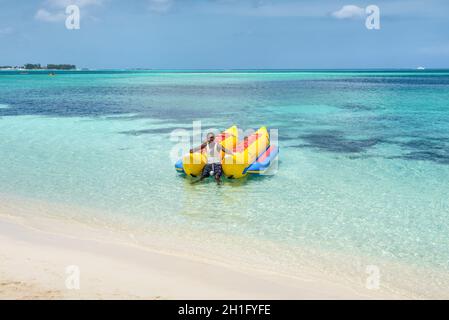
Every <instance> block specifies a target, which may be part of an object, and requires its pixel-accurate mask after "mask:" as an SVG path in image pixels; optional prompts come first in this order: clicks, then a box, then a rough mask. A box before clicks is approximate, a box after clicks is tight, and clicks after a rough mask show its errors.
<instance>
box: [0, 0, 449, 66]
mask: <svg viewBox="0 0 449 320" xmlns="http://www.w3.org/2000/svg"><path fill="white" fill-rule="evenodd" d="M69 4H76V5H78V6H79V7H80V10H81V28H80V29H79V30H67V29H66V28H65V8H66V6H67V5H69ZM371 4H374V5H377V6H378V7H379V9H380V18H381V19H380V23H381V28H380V30H368V29H367V28H366V27H365V14H364V9H365V7H367V6H368V5H371ZM344 6H349V7H344ZM27 62H31V63H42V64H47V63H73V64H76V65H77V66H79V67H89V68H135V67H141V68H161V69H197V68H201V69H208V68H212V69H213V68H220V69H230V68H416V67H418V66H425V67H427V68H448V67H449V1H447V0H370V1H359V0H345V1H339V0H323V1H317V0H303V1H301V0H127V1H123V0H28V1H17V0H0V65H22V64H24V63H27Z"/></svg>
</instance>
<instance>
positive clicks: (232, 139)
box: [176, 126, 238, 177]
mask: <svg viewBox="0 0 449 320" xmlns="http://www.w3.org/2000/svg"><path fill="white" fill-rule="evenodd" d="M237 140H238V130H237V127H236V126H232V127H230V128H229V129H226V130H225V131H223V132H222V133H220V134H219V135H217V136H216V137H215V141H216V142H218V143H220V144H221V145H222V146H223V147H225V148H226V149H229V150H233V149H234V148H235V146H236V144H237ZM221 156H222V157H223V156H224V154H223V153H222V155H221ZM206 163H207V155H206V153H205V150H202V151H199V152H194V153H190V154H187V155H185V156H183V157H182V159H180V160H179V161H178V163H177V164H176V170H177V171H180V172H182V171H184V172H185V174H187V175H190V176H193V177H196V176H199V175H200V174H201V171H202V170H203V168H204V166H205V165H206Z"/></svg>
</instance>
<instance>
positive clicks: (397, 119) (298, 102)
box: [0, 70, 449, 296]
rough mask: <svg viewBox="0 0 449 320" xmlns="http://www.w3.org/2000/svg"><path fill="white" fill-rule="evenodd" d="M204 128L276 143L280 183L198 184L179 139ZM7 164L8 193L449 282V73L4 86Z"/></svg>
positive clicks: (20, 81)
mask: <svg viewBox="0 0 449 320" xmlns="http://www.w3.org/2000/svg"><path fill="white" fill-rule="evenodd" d="M199 120H200V121H201V122H202V125H203V128H204V129H206V128H211V127H213V128H219V129H225V128H227V127H229V126H231V125H233V124H236V125H238V126H239V127H240V128H242V129H250V128H254V129H257V128H258V127H259V126H261V125H266V126H267V127H268V128H272V129H278V131H279V145H280V148H281V149H280V150H281V153H280V156H279V160H280V161H279V170H278V172H277V174H275V175H273V176H267V177H249V178H247V179H244V180H239V181H229V180H227V181H225V183H224V185H223V186H221V187H217V186H215V184H214V183H213V181H207V182H205V183H203V184H198V185H190V180H189V179H186V178H184V177H182V176H179V175H178V174H177V173H176V172H175V170H174V168H173V163H172V162H171V160H170V152H171V150H172V149H173V148H174V146H175V145H176V142H175V141H172V140H170V133H171V132H172V131H173V130H174V129H185V130H191V127H192V121H199ZM0 157H1V166H0V193H5V194H14V195H19V196H24V197H30V198H34V199H40V200H46V201H54V202H58V203H60V202H62V203H67V204H73V205H82V206H88V207H92V208H95V209H99V211H101V212H105V215H106V218H108V219H111V220H114V221H124V220H127V221H135V222H138V224H144V223H148V224H149V225H151V223H158V224H161V223H162V224H166V225H167V226H169V225H170V226H177V227H181V228H188V229H189V230H194V231H198V232H200V231H202V230H205V231H207V232H214V233H219V234H223V235H228V236H233V235H235V236H239V237H247V238H248V239H252V240H254V241H256V242H257V240H258V239H260V240H263V241H269V242H270V243H274V244H280V245H282V246H283V247H286V248H291V250H290V251H289V256H288V258H286V260H285V261H287V262H286V263H289V261H290V262H291V263H292V264H293V263H294V258H295V254H296V253H297V252H298V251H299V250H302V251H308V252H310V256H313V255H314V253H315V254H316V252H332V253H336V254H338V253H341V255H342V256H347V255H350V256H352V257H364V258H363V259H364V260H363V261H367V263H369V264H374V265H381V266H386V265H388V264H391V265H395V266H396V265H397V264H399V265H404V266H407V268H415V269H416V270H418V271H417V275H418V278H416V277H414V278H413V280H411V279H407V277H406V276H405V277H404V278H403V279H401V278H400V275H401V268H400V267H399V268H398V270H399V271H398V272H397V274H394V276H393V273H392V275H391V276H390V278H395V279H399V280H397V282H398V285H399V286H400V285H401V284H403V285H404V288H406V289H408V290H411V291H412V292H413V294H416V295H417V296H421V295H425V294H427V293H428V294H429V295H432V292H433V291H432V290H433V289H435V290H437V291H438V290H439V291H438V292H444V290H445V288H447V287H446V285H447V283H448V282H449V280H448V278H447V276H446V274H447V272H449V250H448V248H449V197H448V193H449V71H444V70H439V71H437V70H436V71H388V70H385V71H351V70H348V71H307V72H306V71H294V70H285V71H269V70H267V71H258V72H254V71H252V72H251V71H233V72H218V71H217V72H212V71H209V72H204V71H203V72H198V71H197V72H193V71H192V72H176V71H136V72H130V71H89V72H88V71H86V72H59V73H58V74H57V75H56V76H54V77H50V76H48V75H47V74H46V73H42V72H30V73H29V74H19V73H18V72H1V73H0ZM36 214H38V213H36ZM298 248H300V249H298ZM332 259H334V258H332ZM332 259H331V258H329V259H327V260H326V261H325V263H327V266H330V265H333V264H338V263H335V260H332ZM333 261H334V262H333ZM312 264H313V263H312ZM335 268H337V269H338V267H335ZM385 268H386V269H388V268H387V267H385ZM325 269H331V267H326V268H325ZM337 269H336V271H335V272H337V273H338V270H337ZM423 270H424V271H423ZM381 271H382V268H381ZM386 273H387V275H386V276H385V277H386V278H388V271H386ZM397 275H399V276H397ZM447 281H448V282H447ZM406 282H407V284H406ZM411 282H413V283H414V284H413V286H411V285H409V283H411ZM424 283H425V289H424V285H423V284H424Z"/></svg>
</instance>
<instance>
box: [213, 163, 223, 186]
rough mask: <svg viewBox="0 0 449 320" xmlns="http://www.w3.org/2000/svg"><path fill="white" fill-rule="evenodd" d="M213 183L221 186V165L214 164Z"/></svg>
mask: <svg viewBox="0 0 449 320" xmlns="http://www.w3.org/2000/svg"><path fill="white" fill-rule="evenodd" d="M215 171H216V172H215V181H216V182H217V184H218V185H220V184H221V175H222V174H223V170H222V168H221V164H216V165H215Z"/></svg>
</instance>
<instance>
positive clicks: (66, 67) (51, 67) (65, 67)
mask: <svg viewBox="0 0 449 320" xmlns="http://www.w3.org/2000/svg"><path fill="white" fill-rule="evenodd" d="M23 68H24V69H27V70H45V69H49V70H73V69H76V66H75V65H74V64H47V67H42V66H41V64H40V63H36V64H33V63H27V64H25V65H24V66H23Z"/></svg>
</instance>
